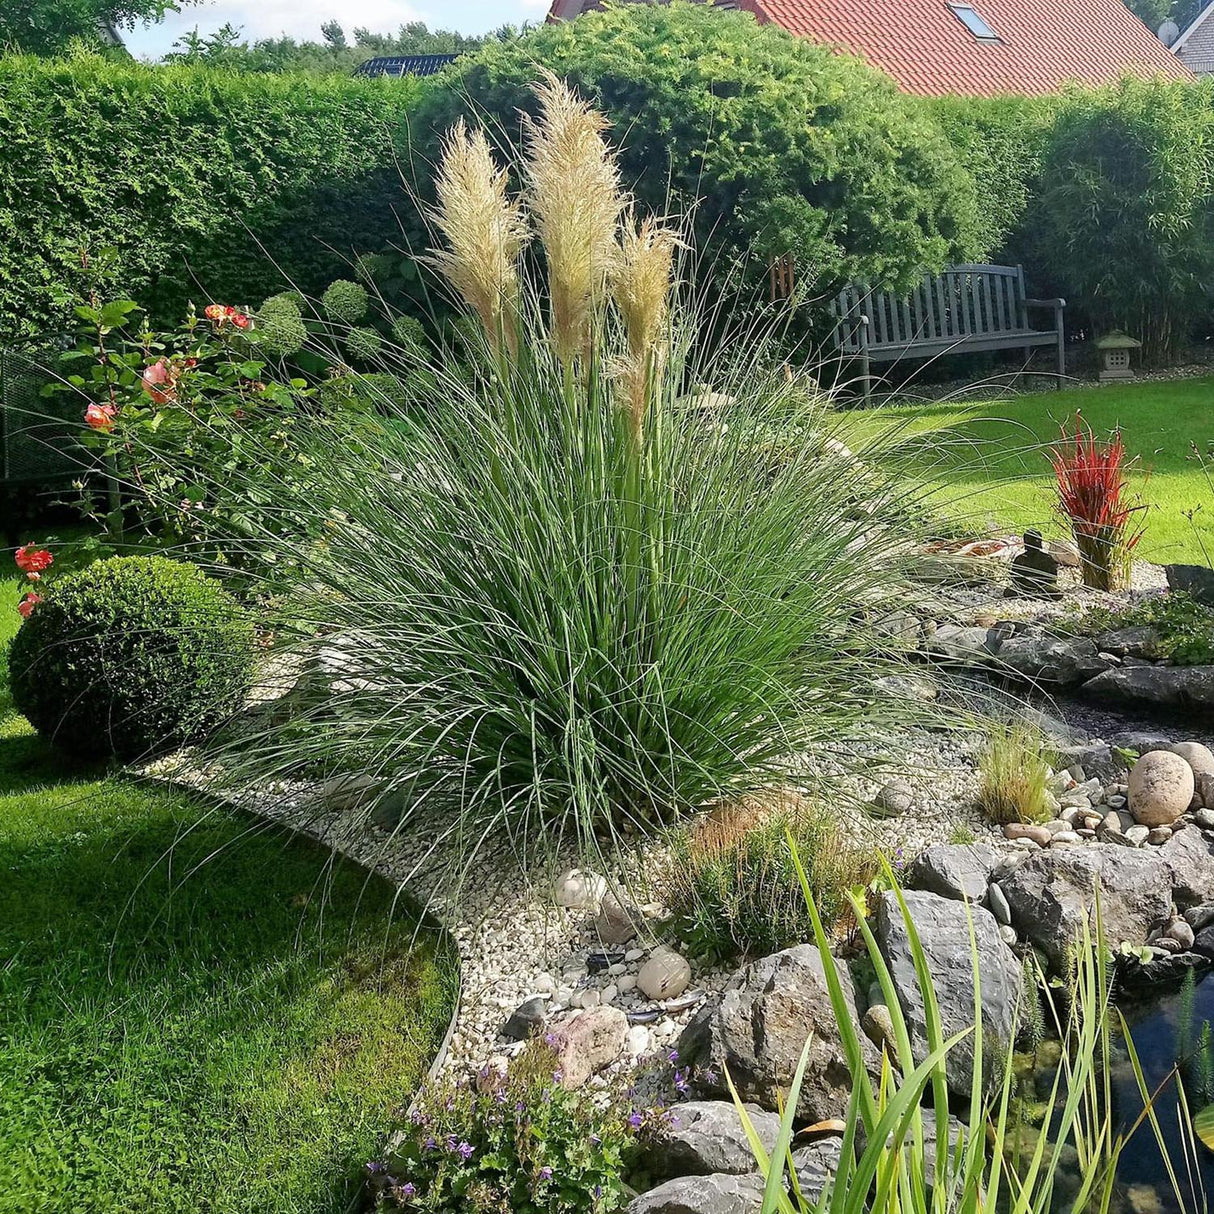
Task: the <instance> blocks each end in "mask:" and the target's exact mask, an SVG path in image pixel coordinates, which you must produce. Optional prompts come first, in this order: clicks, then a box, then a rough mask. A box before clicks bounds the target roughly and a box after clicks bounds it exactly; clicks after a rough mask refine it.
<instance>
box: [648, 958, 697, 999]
mask: <svg viewBox="0 0 1214 1214" xmlns="http://www.w3.org/2000/svg"><path fill="white" fill-rule="evenodd" d="M690 983H691V966H690V965H688V963H687V958H686V957H683V956H681V955H680V954H679V953H676V952H675V951H674V949H671V948H665V947H663V948H658V949H655V950H654V953H653V956H652V957H650V958H649V960H648V961H646V962H645V964H644V965H643V966H642V967H641V972H640V973H639V974H638V975H637V986H638V987H639V988H640V991H641V993H642V994H643V995H645V996H646V997H647V998H649V999H673V998H674V997H675V996H676V995H681V994H682V993H683V992H684V991H685V990H686V989H687V987H688V986H689V985H690Z"/></svg>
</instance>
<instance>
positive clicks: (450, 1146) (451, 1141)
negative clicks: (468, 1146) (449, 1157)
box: [446, 1134, 459, 1154]
mask: <svg viewBox="0 0 1214 1214" xmlns="http://www.w3.org/2000/svg"><path fill="white" fill-rule="evenodd" d="M458 1141H459V1139H457V1138H456V1137H455V1135H454V1134H448V1135H447V1139H446V1147H447V1150H448V1151H450V1152H451V1153H452V1154H454V1153H455V1152H456V1151H457V1150H459V1147H458V1146H457V1145H456V1143H457V1142H458Z"/></svg>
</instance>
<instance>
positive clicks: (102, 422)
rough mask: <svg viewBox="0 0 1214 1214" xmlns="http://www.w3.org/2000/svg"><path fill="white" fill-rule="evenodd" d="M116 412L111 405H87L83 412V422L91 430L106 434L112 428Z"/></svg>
mask: <svg viewBox="0 0 1214 1214" xmlns="http://www.w3.org/2000/svg"><path fill="white" fill-rule="evenodd" d="M117 415H118V410H117V409H115V408H114V406H113V405H89V407H88V408H87V409H85V411H84V420H85V422H86V423H87V425H89V426H90V427H91V428H92V429H94V430H101V431H103V432H104V433H106V434H108V433H109V432H110V431H111V430H112V429H113V428H114V418H115V417H116V416H117Z"/></svg>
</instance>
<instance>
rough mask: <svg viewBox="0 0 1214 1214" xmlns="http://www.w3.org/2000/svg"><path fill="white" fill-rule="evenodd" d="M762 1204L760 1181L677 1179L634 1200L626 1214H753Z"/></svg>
mask: <svg viewBox="0 0 1214 1214" xmlns="http://www.w3.org/2000/svg"><path fill="white" fill-rule="evenodd" d="M762 1204H763V1179H762V1177H760V1176H758V1175H756V1174H754V1173H752V1174H750V1175H748V1176H732V1175H720V1176H681V1177H679V1179H678V1180H668V1181H667V1182H666V1183H665V1184H661V1185H658V1187H657V1188H656V1189H650V1190H649V1192H648V1193H642V1194H641V1195H640V1196H639V1197H634V1198H633V1199H632V1201H631V1202H630V1203H629V1205H628V1214H755V1212H756V1211H758V1210H759V1209H760V1208H761V1206H762Z"/></svg>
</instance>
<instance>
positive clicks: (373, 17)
mask: <svg viewBox="0 0 1214 1214" xmlns="http://www.w3.org/2000/svg"><path fill="white" fill-rule="evenodd" d="M2 2H3V0H0V3H2ZM547 12H548V0H203V2H202V3H201V4H191V5H189V6H188V7H183V8H182V10H181V12H180V13H178V14H177V15H175V16H174V15H171V14H170V16H169V17H168V18H166V19H165V20H164V21H162V22H161V23H160V24H159V25H154V26H152V27H151V28H150V29H137V30H136V31H135V32H134V33H126V32H124V34H123V41H124V42H125V43H126V44H127V46H128V47H129V48H130V50H131V53H132V54H133V55H136V56H137V57H139V58H151V59H155V58H158V57H159V56H161V55H163V54H164V53H165V51H167V50H169V49H170V48H171V47H172V45H173V43H174V42H175V41H176V40H177V39H178V38H180V37H181V35H182V34H184V33H186V32H187V31H189V30H192V29H193V28H194V27H195V26H197V27H198V28H199V30H200V31H201V32H202V33H203V34H208V33H211V32H213V31H214V30H217V29H218V28H219V27H220V26H221V25H223V24H224V23H225V22H231V24H232V25H236V26H240V27H243V29H244V35H245V37H246V38H248V39H249V40H250V41H252V40H254V39H257V38H273V37H277V36H278V35H280V34H290V35H291V36H292V37H294V38H298V39H300V40H303V39H308V40H311V41H319V39H320V27H321V23H322V22H325V21H328V20H329V19H330V18H331V17H336V18H337V20H338V21H340V22H341V23H342V25H343V26H345V28H346V31H347V33H349V32H351V31H353V29H354V27H355V26H366V27H367V29H369V30H373V31H375V32H376V33H395V32H396V29H397V27H398V26H400V25H403V24H404V23H405V22H406V21H424V22H426V24H427V25H429V26H430V28H431V29H436V28H441V29H454V30H458V31H459V32H460V33H462V34H483V33H485V32H486V31H487V30H491V29H496V28H497V27H498V26H500V25H505V24H507V23H511V24H514V25H521V24H522V23H523V22H524V21H539V20H542V19H543V17H544V16H545V14H546V13H547Z"/></svg>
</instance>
